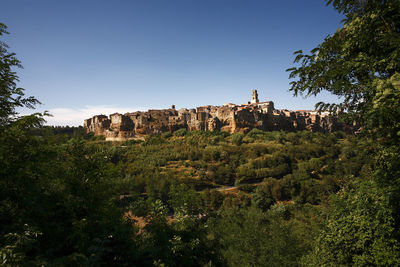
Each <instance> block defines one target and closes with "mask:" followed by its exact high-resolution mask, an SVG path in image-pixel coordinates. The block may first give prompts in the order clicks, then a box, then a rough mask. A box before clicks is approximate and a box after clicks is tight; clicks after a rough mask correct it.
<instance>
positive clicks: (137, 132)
mask: <svg viewBox="0 0 400 267" xmlns="http://www.w3.org/2000/svg"><path fill="white" fill-rule="evenodd" d="M84 128H85V130H86V132H87V133H94V134H95V135H103V136H105V137H106V140H127V139H130V138H134V137H137V136H141V135H145V134H158V133H162V132H167V131H169V132H172V131H175V130H178V129H182V128H184V129H187V130H188V131H193V130H202V131H215V130H220V131H226V132H229V133H235V132H247V131H249V130H251V129H253V128H257V129H260V130H264V131H277V130H278V131H279V130H283V131H303V130H308V131H312V132H332V131H336V130H343V125H342V124H340V123H338V122H337V120H336V119H335V118H334V117H332V116H331V115H329V114H328V113H326V112H325V113H321V112H318V111H310V110H296V111H291V110H286V109H281V110H280V109H275V108H274V103H273V102H272V101H265V102H260V101H259V99H258V92H257V90H253V91H252V98H251V101H249V102H248V103H247V104H241V105H236V104H232V103H227V104H225V105H223V106H210V105H209V106H202V107H197V108H196V109H186V108H182V109H179V110H176V109H175V106H174V105H172V106H171V108H170V109H160V110H148V111H146V112H143V111H137V112H131V113H125V114H120V113H114V114H111V115H110V116H109V117H108V116H106V115H96V116H94V117H92V118H90V119H87V120H85V121H84Z"/></svg>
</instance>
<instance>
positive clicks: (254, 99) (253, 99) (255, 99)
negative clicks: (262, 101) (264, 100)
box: [251, 89, 259, 104]
mask: <svg viewBox="0 0 400 267" xmlns="http://www.w3.org/2000/svg"><path fill="white" fill-rule="evenodd" d="M258 102H259V101H258V93H257V90H256V89H253V93H252V95H251V104H257V103H258Z"/></svg>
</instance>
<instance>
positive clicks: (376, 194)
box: [303, 180, 400, 266]
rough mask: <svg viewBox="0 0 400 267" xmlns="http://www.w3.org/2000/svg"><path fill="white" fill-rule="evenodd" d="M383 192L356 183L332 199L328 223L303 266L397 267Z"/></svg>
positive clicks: (397, 256)
mask: <svg viewBox="0 0 400 267" xmlns="http://www.w3.org/2000/svg"><path fill="white" fill-rule="evenodd" d="M387 193H388V192H387V191H385V190H383V189H381V188H379V187H378V185H377V184H376V183H375V182H374V181H371V180H370V181H363V182H360V181H357V182H355V183H353V184H351V185H349V186H348V187H346V188H344V189H342V191H341V192H340V193H339V196H336V195H333V197H332V198H333V199H332V206H333V209H332V210H330V211H329V213H328V222H327V224H326V225H325V228H324V229H323V231H322V233H321V234H320V235H319V237H318V238H317V240H316V244H314V250H313V252H312V253H311V254H310V255H308V256H307V257H305V259H304V262H303V263H304V265H305V266H399V265H400V254H399V249H400V244H399V242H398V241H397V240H396V236H395V235H396V231H395V228H394V221H393V216H392V214H391V213H392V210H391V207H390V205H389V201H388V197H387Z"/></svg>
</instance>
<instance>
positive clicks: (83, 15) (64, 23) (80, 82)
mask: <svg viewBox="0 0 400 267" xmlns="http://www.w3.org/2000/svg"><path fill="white" fill-rule="evenodd" d="M0 16H1V17H2V19H1V20H0V22H2V23H4V24H6V25H7V26H8V31H9V32H10V35H7V36H3V37H4V38H2V40H4V41H5V42H6V43H7V44H8V45H9V46H10V49H9V51H11V52H15V53H16V56H17V58H18V59H20V60H21V62H22V65H23V66H24V69H20V70H17V73H18V75H19V77H20V83H19V84H18V86H20V87H22V88H25V89H26V95H27V96H31V95H32V96H35V97H36V98H37V99H38V100H39V101H41V102H42V103H43V104H42V105H38V106H37V109H36V110H35V111H34V112H42V111H44V110H48V111H49V112H50V113H51V114H53V115H54V117H51V118H48V123H47V124H49V125H70V126H74V125H75V126H77V125H82V123H83V120H84V119H85V118H87V117H88V115H89V117H90V116H94V115H96V114H98V113H107V112H109V111H111V110H113V111H114V112H120V113H122V112H126V111H135V110H143V109H144V110H146V109H155V108H157V109H163V108H168V107H169V106H170V105H172V104H175V105H176V107H185V108H187V107H197V106H203V105H223V104H224V103H227V102H232V103H241V102H244V103H245V102H247V99H248V98H249V91H250V90H251V89H257V90H258V92H259V95H260V99H263V100H266V101H273V102H274V103H275V105H276V108H278V109H284V108H286V109H290V110H299V109H307V110H312V109H314V106H315V104H316V103H317V102H319V101H327V102H337V100H338V98H337V97H336V96H332V95H330V94H328V93H323V94H320V95H318V97H310V98H308V99H304V98H302V97H297V98H296V97H293V94H292V93H291V92H288V89H289V88H290V85H289V82H290V80H289V79H288V73H287V72H286V71H285V70H286V69H288V68H291V67H293V66H294V64H293V59H294V56H293V52H294V51H296V50H299V49H302V50H304V51H309V50H311V49H313V48H315V47H316V46H317V45H318V44H319V43H321V41H323V39H324V38H325V37H326V36H328V34H332V33H334V32H335V30H336V29H337V28H339V27H340V25H341V22H340V21H341V19H342V16H341V15H339V14H337V12H335V11H334V10H333V9H332V8H331V7H326V6H325V2H324V1H322V0H309V1H306V2H301V3H300V2H299V1H295V0H284V1H280V2H270V1H261V0H253V1H246V2H243V1H240V0H230V1H227V0H216V1H211V0H203V1H195V0H193V1H183V0H171V1H168V2H166V1H161V0H152V1H144V0H137V1H123V0H121V1H117V2H113V3H110V2H109V1H101V0H99V1H93V0H88V1H76V0H72V1H68V2H64V1H59V2H54V1H50V0H39V1H29V0H17V1H15V0H5V1H3V3H2V9H1V10H0ZM244 100H245V101H244ZM30 112H32V111H31V110H28V111H27V110H21V114H28V113H30Z"/></svg>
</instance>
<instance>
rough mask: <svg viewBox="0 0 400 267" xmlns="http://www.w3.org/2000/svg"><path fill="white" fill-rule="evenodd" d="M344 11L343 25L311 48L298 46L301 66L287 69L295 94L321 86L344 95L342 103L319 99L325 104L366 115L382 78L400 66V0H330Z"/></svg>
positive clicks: (326, 107)
mask: <svg viewBox="0 0 400 267" xmlns="http://www.w3.org/2000/svg"><path fill="white" fill-rule="evenodd" d="M326 2H327V4H328V5H329V4H332V5H333V7H334V8H335V9H336V10H337V11H338V12H339V13H342V14H343V15H344V16H345V18H344V20H343V22H344V24H343V27H342V28H340V29H338V30H337V31H336V32H335V33H334V34H333V35H331V36H328V37H326V38H325V40H324V42H323V43H321V44H320V45H319V46H318V47H316V48H315V49H313V50H311V54H304V53H303V51H302V50H299V51H296V52H295V55H296V58H295V60H294V62H295V63H299V64H300V66H299V67H294V68H291V69H288V70H287V71H289V72H290V78H294V79H295V80H294V81H292V82H291V89H290V90H291V91H293V92H294V94H295V95H298V94H300V95H306V96H310V95H317V94H318V93H320V92H321V91H322V90H327V91H329V92H331V93H332V94H335V95H337V96H339V97H342V99H343V102H342V103H340V104H329V103H322V102H320V103H318V104H317V107H318V108H320V109H322V110H331V111H340V110H341V111H347V112H349V113H350V114H351V115H355V116H353V118H356V119H358V122H359V123H361V122H363V120H362V118H365V116H364V115H366V114H367V110H369V109H370V108H371V106H372V105H373V99H374V97H375V96H376V94H377V89H376V85H375V82H376V80H377V79H384V80H386V79H389V78H390V77H392V76H393V75H395V74H396V72H399V71H400V61H399V60H398V58H399V55H400V2H399V1H396V0H383V1H375V0H366V1H360V0H326Z"/></svg>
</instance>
